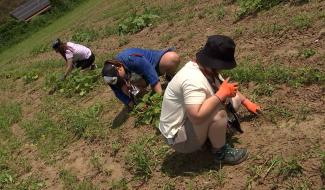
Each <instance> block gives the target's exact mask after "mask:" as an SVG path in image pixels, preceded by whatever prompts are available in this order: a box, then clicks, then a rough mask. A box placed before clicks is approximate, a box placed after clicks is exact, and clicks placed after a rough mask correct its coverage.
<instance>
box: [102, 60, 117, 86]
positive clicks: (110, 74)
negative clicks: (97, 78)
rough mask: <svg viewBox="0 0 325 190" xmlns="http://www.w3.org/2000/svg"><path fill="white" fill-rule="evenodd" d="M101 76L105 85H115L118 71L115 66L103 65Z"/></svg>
mask: <svg viewBox="0 0 325 190" xmlns="http://www.w3.org/2000/svg"><path fill="white" fill-rule="evenodd" d="M102 76H103V77H104V81H105V82H106V83H107V84H111V85H115V84H117V82H118V77H119V74H118V71H117V68H116V66H115V65H112V64H109V63H105V65H104V67H103V69H102Z"/></svg>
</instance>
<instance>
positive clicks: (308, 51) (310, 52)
mask: <svg viewBox="0 0 325 190" xmlns="http://www.w3.org/2000/svg"><path fill="white" fill-rule="evenodd" d="M315 54H316V51H315V50H313V49H304V50H303V51H302V52H301V55H302V57H304V58H305V59H307V58H309V57H312V56H314V55H315Z"/></svg>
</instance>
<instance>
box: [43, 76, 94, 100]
mask: <svg viewBox="0 0 325 190" xmlns="http://www.w3.org/2000/svg"><path fill="white" fill-rule="evenodd" d="M99 78H100V75H99V74H98V73H97V72H96V71H89V72H81V71H80V70H75V71H73V72H72V73H71V74H70V75H69V77H68V78H67V79H66V80H64V81H60V80H58V76H57V75H56V74H50V75H49V76H47V78H46V80H45V86H47V87H49V88H53V87H55V88H57V90H58V91H59V93H61V94H63V95H64V96H65V97H73V96H74V95H75V94H78V95H79V96H84V95H86V94H87V93H89V92H90V91H91V90H92V89H93V88H94V87H95V86H96V84H97V83H98V81H99Z"/></svg>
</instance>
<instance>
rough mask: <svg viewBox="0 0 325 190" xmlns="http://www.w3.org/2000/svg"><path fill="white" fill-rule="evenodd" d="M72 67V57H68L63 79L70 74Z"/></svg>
mask: <svg viewBox="0 0 325 190" xmlns="http://www.w3.org/2000/svg"><path fill="white" fill-rule="evenodd" d="M72 69H73V62H72V59H67V61H66V69H65V72H64V76H63V79H65V78H66V77H67V76H68V75H69V74H70V72H71V71H72Z"/></svg>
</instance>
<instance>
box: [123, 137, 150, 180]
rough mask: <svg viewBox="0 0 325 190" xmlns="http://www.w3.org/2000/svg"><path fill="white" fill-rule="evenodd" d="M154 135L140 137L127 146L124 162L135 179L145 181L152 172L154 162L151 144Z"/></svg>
mask: <svg viewBox="0 0 325 190" xmlns="http://www.w3.org/2000/svg"><path fill="white" fill-rule="evenodd" d="M153 138H154V137H142V138H140V139H139V140H138V141H137V142H135V143H134V144H131V145H130V146H129V150H128V153H127V155H126V162H127V165H128V166H129V168H130V170H131V172H132V173H133V174H134V177H135V179H137V180H144V181H147V180H148V179H149V178H150V177H151V174H152V172H153V167H154V166H155V162H154V160H153V156H154V155H153V152H152V150H151V145H152V142H153V140H154V139H153Z"/></svg>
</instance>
